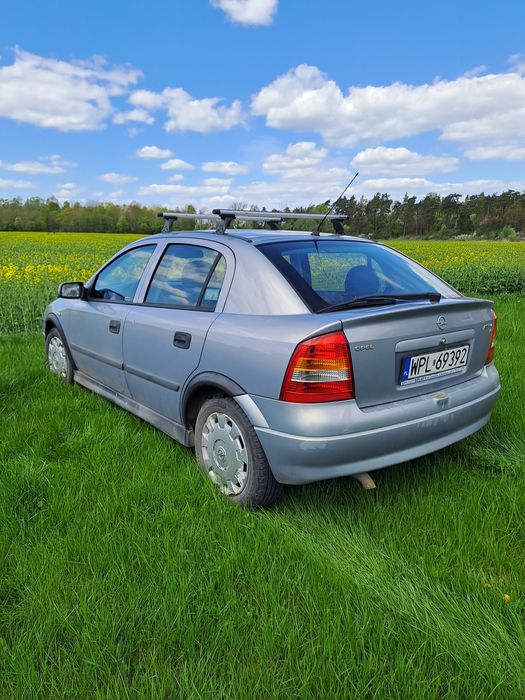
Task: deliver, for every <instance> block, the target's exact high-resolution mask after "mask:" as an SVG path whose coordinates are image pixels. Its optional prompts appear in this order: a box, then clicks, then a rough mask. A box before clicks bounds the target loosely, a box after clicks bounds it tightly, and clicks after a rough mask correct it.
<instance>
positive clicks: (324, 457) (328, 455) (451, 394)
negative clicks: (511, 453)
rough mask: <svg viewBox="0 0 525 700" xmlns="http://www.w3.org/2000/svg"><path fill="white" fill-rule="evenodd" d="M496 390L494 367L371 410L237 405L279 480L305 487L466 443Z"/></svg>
mask: <svg viewBox="0 0 525 700" xmlns="http://www.w3.org/2000/svg"><path fill="white" fill-rule="evenodd" d="M499 390H500V384H499V376H498V372H497V370H496V368H495V367H494V365H493V364H491V365H488V366H487V367H484V368H483V370H482V371H481V372H480V374H479V375H478V376H477V377H475V378H473V379H470V380H469V381H466V382H463V383H461V384H458V385H456V386H452V387H448V388H447V389H444V390H441V391H437V392H432V393H429V394H424V395H422V396H417V397H413V398H410V399H404V400H402V401H395V402H392V403H389V404H384V405H382V406H379V407H372V408H366V409H360V408H359V407H358V406H357V404H356V402H355V401H341V402H333V403H326V404H294V403H285V402H283V401H276V400H273V399H267V398H263V397H260V396H250V395H243V396H238V397H236V400H237V401H238V403H239V404H240V405H241V407H242V408H243V409H244V411H245V412H246V413H247V414H248V417H249V418H250V419H251V421H252V423H253V425H254V428H255V431H256V433H257V435H258V437H259V440H260V442H261V445H262V447H263V449H264V451H265V454H266V457H267V459H268V462H269V463H270V466H271V468H272V471H273V473H274V475H275V478H276V479H277V480H278V481H280V482H282V483H284V484H303V483H307V482H310V481H320V480H322V479H332V478H334V477H338V476H348V475H351V474H358V473H359V472H363V471H373V470H375V469H381V468H382V467H387V466H391V465H393V464H398V463H400V462H405V461H408V460H410V459H414V458H415V457H420V456H422V455H425V454H428V453H430V452H434V451H435V450H439V449H441V448H442V447H446V446H447V445H451V444H452V443H454V442H457V441H458V440H462V439H463V438H465V437H467V436H468V435H471V434H472V433H474V432H476V431H477V430H479V429H480V428H481V427H482V426H483V425H485V423H487V421H488V420H489V418H490V414H491V410H492V407H493V405H494V403H495V401H496V398H497V396H498V393H499Z"/></svg>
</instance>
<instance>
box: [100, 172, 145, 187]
mask: <svg viewBox="0 0 525 700" xmlns="http://www.w3.org/2000/svg"><path fill="white" fill-rule="evenodd" d="M98 179H99V180H102V182H110V183H111V184H113V185H123V184H124V183H126V182H133V181H134V180H136V179H137V178H136V177H133V176H132V175H122V174H121V173H104V174H103V175H99V176H98Z"/></svg>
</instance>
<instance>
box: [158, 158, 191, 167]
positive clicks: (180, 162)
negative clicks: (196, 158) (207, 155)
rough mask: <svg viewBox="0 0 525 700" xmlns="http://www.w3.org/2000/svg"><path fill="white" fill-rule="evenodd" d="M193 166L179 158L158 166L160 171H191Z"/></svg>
mask: <svg viewBox="0 0 525 700" xmlns="http://www.w3.org/2000/svg"><path fill="white" fill-rule="evenodd" d="M193 168H194V166H193V165H192V164H191V163H187V162H186V161H185V160H182V159H181V158H170V160H167V161H166V162H165V163H162V165H161V166H160V169H161V170H193Z"/></svg>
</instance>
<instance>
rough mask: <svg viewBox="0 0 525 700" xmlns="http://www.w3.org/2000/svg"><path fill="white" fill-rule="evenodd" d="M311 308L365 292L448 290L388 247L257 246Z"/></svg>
mask: <svg viewBox="0 0 525 700" xmlns="http://www.w3.org/2000/svg"><path fill="white" fill-rule="evenodd" d="M259 249H260V250H261V252H263V253H264V255H266V257H267V258H269V259H270V260H271V261H272V262H273V264H274V265H275V266H276V267H277V269H278V270H279V271H280V272H281V273H282V274H283V275H284V277H286V279H287V280H288V281H289V282H290V284H291V285H292V286H293V287H294V288H295V290H296V291H297V292H298V294H299V295H300V296H301V297H302V298H303V300H304V301H305V302H306V303H307V304H308V306H309V307H310V308H311V309H312V310H313V311H320V310H321V309H322V308H323V307H325V306H328V305H331V304H339V303H341V302H344V301H348V300H351V299H354V298H355V297H359V296H363V295H368V294H411V293H419V292H439V293H440V294H441V295H442V296H454V292H453V290H452V289H451V288H450V287H449V286H448V285H447V284H445V283H444V282H443V281H441V280H440V279H439V278H438V277H436V276H435V275H433V274H432V273H431V272H430V271H429V270H427V269H425V268H424V267H422V266H421V265H418V264H417V263H416V262H414V261H413V260H410V259H409V258H406V257H405V256H404V255H401V254H400V253H397V252H396V251H394V250H392V249H391V248H387V247H385V246H381V245H378V244H375V243H368V242H366V241H362V242H361V241H348V240H340V241H338V240H333V239H332V240H322V239H321V240H307V241H283V242H278V243H266V244H263V245H260V246H259Z"/></svg>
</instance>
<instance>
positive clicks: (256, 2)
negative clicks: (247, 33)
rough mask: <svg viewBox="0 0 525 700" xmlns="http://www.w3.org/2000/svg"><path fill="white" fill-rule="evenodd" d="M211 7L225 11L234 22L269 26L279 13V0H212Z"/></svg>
mask: <svg viewBox="0 0 525 700" xmlns="http://www.w3.org/2000/svg"><path fill="white" fill-rule="evenodd" d="M210 5H211V6H212V7H218V8H219V9H220V10H223V11H224V12H225V13H226V14H227V15H228V18H229V19H230V20H231V21H232V22H238V23H239V24H248V25H268V24H271V23H272V21H273V18H274V15H275V13H276V12H277V5H278V0H210Z"/></svg>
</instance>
